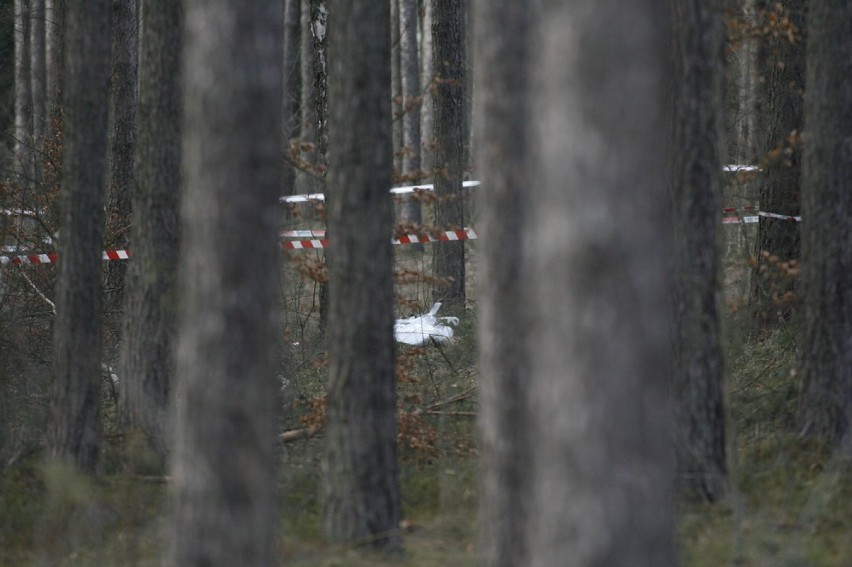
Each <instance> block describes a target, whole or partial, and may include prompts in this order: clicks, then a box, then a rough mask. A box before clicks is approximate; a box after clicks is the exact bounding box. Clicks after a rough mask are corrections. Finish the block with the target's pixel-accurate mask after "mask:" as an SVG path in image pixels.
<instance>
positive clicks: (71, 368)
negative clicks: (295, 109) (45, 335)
mask: <svg viewBox="0 0 852 567" xmlns="http://www.w3.org/2000/svg"><path fill="white" fill-rule="evenodd" d="M111 7H112V3H111V0H86V1H85V2H83V1H78V2H70V3H69V4H68V7H67V18H66V31H65V34H66V35H65V38H66V39H65V46H66V49H65V62H64V72H65V78H64V85H65V93H64V105H65V120H64V133H63V158H62V190H61V194H60V199H61V201H60V208H61V214H62V222H61V234H62V238H61V240H60V241H59V256H60V261H59V279H58V283H57V299H56V311H57V316H56V322H55V324H54V338H53V341H54V342H53V345H54V347H53V348H54V355H53V379H54V390H53V429H52V435H51V438H50V451H51V454H52V456H53V457H54V458H57V459H60V460H64V461H68V462H71V463H73V464H75V465H76V466H78V467H79V468H81V469H83V470H85V471H88V472H93V471H94V469H95V465H96V464H97V461H98V451H99V448H100V423H99V405H100V396H99V392H100V381H101V367H100V363H101V284H100V274H101V255H102V243H103V226H104V188H105V187H106V179H107V109H108V102H109V100H108V99H109V96H108V90H109V87H108V80H109V55H110V35H109V31H110V10H111Z"/></svg>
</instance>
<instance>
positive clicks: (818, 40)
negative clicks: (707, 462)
mask: <svg viewBox="0 0 852 567" xmlns="http://www.w3.org/2000/svg"><path fill="white" fill-rule="evenodd" d="M850 53H852V5H850V4H849V3H848V2H842V1H839V0H834V1H831V0H813V1H812V2H811V3H810V8H809V12H808V47H807V69H808V71H807V73H808V74H807V85H808V90H807V94H806V95H805V123H806V124H807V141H806V143H805V156H804V173H805V176H804V183H803V192H802V196H803V200H802V216H803V218H804V222H803V223H802V274H803V276H804V278H803V285H802V288H803V303H804V313H803V317H802V338H801V346H800V349H799V352H800V353H801V360H800V365H799V368H800V374H801V392H800V400H799V401H800V404H799V410H800V421H801V425H802V429H803V431H804V433H805V434H806V435H809V436H812V437H815V438H821V439H823V440H825V441H827V442H828V443H829V445H830V446H836V445H838V444H840V445H842V446H843V449H844V450H845V451H846V452H850V451H852V436H850V423H852V343H850V340H849V337H852V310H850V305H852V258H850V255H849V250H852V224H850V218H852V59H850V57H849V54H850Z"/></svg>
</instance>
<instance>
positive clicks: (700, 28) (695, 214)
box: [670, 0, 727, 502]
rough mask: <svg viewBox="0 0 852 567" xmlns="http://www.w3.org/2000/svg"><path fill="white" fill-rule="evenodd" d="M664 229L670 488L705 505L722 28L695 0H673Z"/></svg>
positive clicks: (713, 463) (716, 349) (712, 418)
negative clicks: (669, 283)
mask: <svg viewBox="0 0 852 567" xmlns="http://www.w3.org/2000/svg"><path fill="white" fill-rule="evenodd" d="M671 5H672V8H673V15H674V22H673V23H674V50H673V52H674V80H673V82H672V84H673V93H672V94H673V98H674V105H673V108H674V118H673V121H672V124H673V140H672V178H671V181H670V195H671V203H672V211H671V219H672V222H673V226H674V243H675V246H674V250H673V255H672V257H673V266H672V274H673V276H674V290H673V291H674V293H673V295H672V299H673V313H672V314H673V329H672V353H673V360H672V374H671V383H672V392H673V401H674V411H675V428H676V432H675V449H676V456H677V465H678V471H677V472H678V484H679V486H680V487H681V489H682V490H683V492H684V494H686V495H687V496H688V497H692V498H700V499H704V500H707V501H710V502H713V501H716V500H718V499H719V498H721V497H722V496H723V495H724V494H725V492H726V483H727V466H726V458H725V411H724V387H723V364H722V352H721V345H720V327H719V317H718V312H717V306H716V283H717V279H718V270H719V256H718V250H717V241H716V234H717V229H718V225H719V222H720V220H719V211H720V210H721V208H722V205H721V187H720V170H721V167H722V163H721V156H720V149H721V134H722V132H721V112H722V90H723V85H724V83H723V80H724V48H725V35H724V22H723V20H722V18H723V14H722V12H721V11H719V10H718V9H716V7H714V6H711V5H708V4H707V3H706V2H703V1H701V0H673V1H672V2H671Z"/></svg>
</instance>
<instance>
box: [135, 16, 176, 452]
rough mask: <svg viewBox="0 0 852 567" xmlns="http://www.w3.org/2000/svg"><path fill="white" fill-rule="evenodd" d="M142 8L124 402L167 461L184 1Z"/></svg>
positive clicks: (172, 365)
mask: <svg viewBox="0 0 852 567" xmlns="http://www.w3.org/2000/svg"><path fill="white" fill-rule="evenodd" d="M142 8H143V9H144V10H145V26H144V28H143V30H142V37H141V38H140V40H139V42H140V46H141V53H140V59H139V71H140V75H139V117H138V123H139V130H138V132H139V133H138V137H137V140H136V146H135V150H136V160H135V178H136V182H135V186H136V188H135V191H134V194H133V218H134V222H133V231H132V239H131V242H132V245H133V256H132V258H131V260H130V262H129V266H128V269H127V293H126V295H125V305H124V318H123V324H122V333H121V336H122V342H121V357H120V361H121V362H120V372H119V377H120V379H121V382H120V384H119V387H120V392H121V396H120V398H119V402H120V409H121V413H122V415H123V417H124V419H125V421H126V423H127V424H128V425H130V426H131V427H138V428H140V429H141V430H142V431H143V432H144V433H145V434H146V435H147V437H148V439H149V440H150V442H151V445H152V447H153V448H154V449H155V450H156V451H157V453H158V454H159V455H160V456H161V457H162V458H163V459H165V457H166V456H167V455H168V453H169V448H170V444H169V440H170V436H171V431H170V427H169V418H170V416H169V415H168V411H167V410H168V404H169V401H170V393H171V391H172V388H173V385H174V378H173V375H174V356H175V355H174V344H175V338H176V332H175V327H176V321H177V299H176V294H177V291H176V284H177V272H178V251H179V247H180V230H179V229H180V211H179V209H180V189H181V188H180V160H181V151H180V143H181V138H180V136H181V131H180V123H181V102H182V101H181V95H180V76H181V66H180V64H181V57H180V55H181V48H182V45H183V43H182V34H181V27H182V17H183V7H182V2H180V1H178V0H143V2H142Z"/></svg>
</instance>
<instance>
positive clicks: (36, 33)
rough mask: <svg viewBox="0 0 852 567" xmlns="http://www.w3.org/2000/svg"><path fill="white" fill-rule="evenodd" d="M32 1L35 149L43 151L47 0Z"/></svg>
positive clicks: (37, 165) (37, 175)
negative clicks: (45, 5) (45, 4)
mask: <svg viewBox="0 0 852 567" xmlns="http://www.w3.org/2000/svg"><path fill="white" fill-rule="evenodd" d="M29 1H30V22H31V24H30V60H31V64H30V72H31V77H32V78H31V83H32V97H33V98H32V100H33V149H34V150H35V151H36V153H38V152H40V151H41V146H42V142H43V141H44V137H45V135H46V134H47V58H46V51H45V47H46V44H45V40H46V38H45V7H44V3H45V0H29ZM41 169H42V168H41V159H40V158H39V157H38V156H36V159H35V163H34V174H35V182H36V184H40V183H41Z"/></svg>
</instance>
